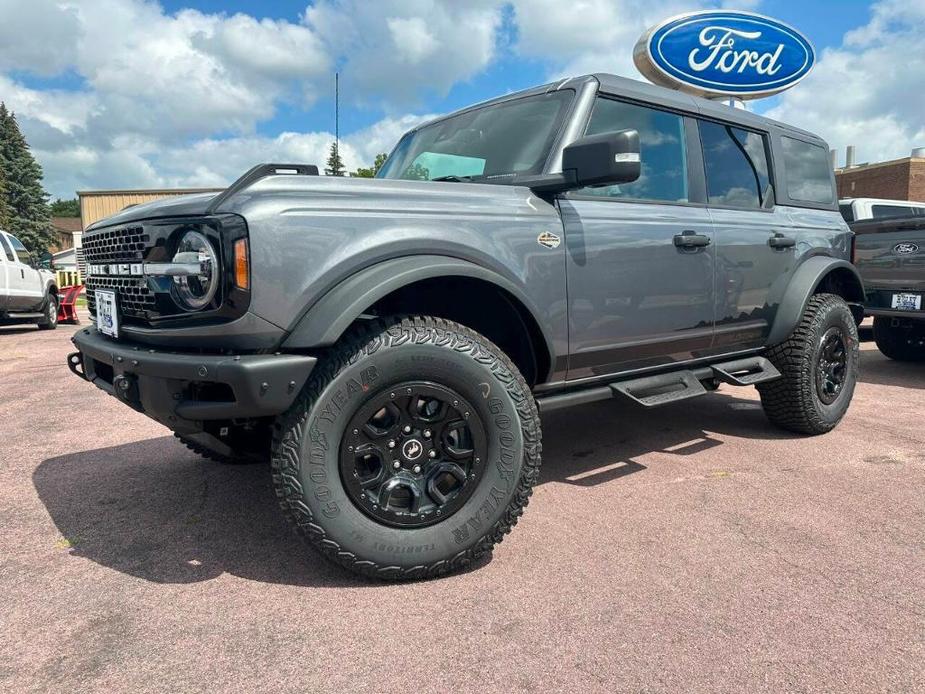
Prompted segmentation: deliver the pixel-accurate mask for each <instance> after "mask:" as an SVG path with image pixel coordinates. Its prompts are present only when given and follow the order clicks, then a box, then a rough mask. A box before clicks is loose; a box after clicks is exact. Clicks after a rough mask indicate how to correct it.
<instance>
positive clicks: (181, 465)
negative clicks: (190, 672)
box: [33, 436, 490, 588]
mask: <svg viewBox="0 0 925 694" xmlns="http://www.w3.org/2000/svg"><path fill="white" fill-rule="evenodd" d="M33 484H34V485H35V489H36V491H37V492H38V495H39V498H40V499H41V501H42V503H43V504H44V505H45V508H46V509H47V510H48V513H49V515H50V516H51V519H52V521H53V522H54V523H55V526H56V527H57V528H58V531H59V532H60V533H61V536H62V538H63V541H65V542H67V543H68V545H69V546H70V550H69V551H70V552H71V554H72V555H73V556H77V557H83V558H86V559H89V560H90V561H93V562H95V563H97V564H100V565H102V566H106V567H109V568H111V569H115V570H116V571H120V572H122V573H125V574H129V575H131V576H136V577H138V578H143V579H145V580H147V581H152V582H155V583H195V582H198V581H206V580H209V579H212V578H215V577H217V576H219V575H221V574H222V573H225V572H227V573H231V574H233V575H236V576H240V577H242V578H247V579H250V580H254V581H261V582H265V583H279V584H285V585H295V586H311V587H317V588H324V587H344V586H362V585H370V584H375V585H381V584H379V583H377V582H371V581H367V580H364V579H362V578H360V577H357V576H354V575H353V574H350V573H349V572H347V571H345V570H343V569H341V568H339V567H337V566H335V565H334V564H333V563H331V562H329V561H327V560H325V559H324V558H323V557H321V556H319V555H318V554H317V553H315V552H313V551H311V549H310V548H309V547H307V546H306V545H305V543H304V542H303V541H302V539H301V538H300V537H298V536H297V535H296V533H295V532H294V531H292V530H291V529H290V527H289V525H288V522H287V521H286V520H285V518H283V515H282V513H281V511H280V509H279V505H278V503H277V499H276V495H275V493H274V491H273V489H272V486H271V480H270V471H269V466H268V465H261V464H255V465H221V464H219V463H214V462H212V461H208V460H204V459H202V458H200V457H199V456H198V455H196V454H194V453H192V452H190V451H188V450H186V449H185V448H184V447H183V446H182V445H180V444H179V443H178V442H177V441H176V440H175V439H174V438H173V437H170V436H165V437H160V438H155V439H148V440H145V441H138V442H135V443H130V444H125V445H122V446H112V447H109V448H99V449H96V450H89V451H80V452H77V453H71V454H68V455H64V456H60V457H57V458H50V459H48V460H45V461H43V462H42V463H41V464H40V465H39V466H38V468H36V470H35V472H34V473H33ZM488 561H490V557H486V558H485V559H483V560H482V561H481V562H478V563H477V564H476V566H473V567H471V569H470V570H474V569H476V568H478V567H480V566H483V565H484V564H485V563H487V562H488Z"/></svg>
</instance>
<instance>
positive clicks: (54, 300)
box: [38, 294, 58, 330]
mask: <svg viewBox="0 0 925 694" xmlns="http://www.w3.org/2000/svg"><path fill="white" fill-rule="evenodd" d="M42 313H44V314H45V315H44V316H42V318H41V319H40V320H39V324H38V325H39V330H54V329H55V328H57V327H58V296H57V295H56V294H49V295H48V299H46V301H45V308H44V309H42Z"/></svg>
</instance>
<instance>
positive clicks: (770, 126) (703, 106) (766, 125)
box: [412, 72, 825, 146]
mask: <svg viewBox="0 0 925 694" xmlns="http://www.w3.org/2000/svg"><path fill="white" fill-rule="evenodd" d="M591 80H593V81H596V82H597V83H598V84H599V85H600V87H599V89H600V91H601V92H603V93H605V94H612V95H614V96H620V97H624V98H627V99H632V100H636V101H642V102H645V103H650V104H654V105H656V106H664V107H665V108H670V109H673V110H677V111H685V112H687V113H690V114H691V115H699V116H703V117H705V118H712V119H716V120H722V121H726V122H729V123H738V124H741V125H743V126H745V127H751V128H755V129H759V130H766V131H769V132H770V131H775V130H776V131H778V132H779V133H782V134H790V135H796V136H798V137H801V138H803V139H805V140H811V141H813V142H816V143H818V144H820V145H823V146H825V141H824V140H823V139H822V138H820V137H819V136H818V135H815V134H813V133H811V132H807V131H806V130H801V129H799V128H795V127H793V126H792V125H787V124H786V123H781V122H779V121H776V120H773V119H771V118H765V117H764V116H759V115H758V114H757V113H752V112H751V111H747V110H745V109H739V108H732V107H730V106H727V105H726V104H724V103H721V102H719V101H711V100H710V99H703V98H701V97H698V96H691V95H690V94H686V93H684V92H681V91H678V90H676V89H668V88H667V87H660V86H658V85H655V84H650V83H649V82H643V81H641V80H635V79H629V78H627V77H620V76H619V75H611V74H609V73H605V72H599V73H595V74H593V75H582V76H580V77H571V78H568V79H563V80H559V81H558V82H550V83H549V84H542V85H539V86H537V87H531V88H530V89H524V90H522V91H519V92H514V93H512V94H505V95H504V96H499V97H496V98H494V99H489V100H488V101H483V102H481V103H478V104H473V105H472V106H467V107H466V108H463V109H460V110H458V111H455V112H453V113H448V114H446V115H444V116H440V117H439V118H435V119H434V120H432V121H428V122H427V123H421V124H420V125H418V126H417V127H415V128H412V130H418V129H419V128H422V127H424V126H426V125H429V124H430V123H436V122H438V121H441V120H443V119H445V118H449V117H451V116H455V115H457V114H459V113H464V112H465V111H469V110H471V109H474V108H482V107H484V106H488V105H491V104H496V103H501V102H504V101H508V100H510V99H519V98H521V97H524V96H531V95H533V94H543V93H546V92H550V91H556V90H559V89H575V88H577V87H579V86H580V85H582V84H585V83H587V82H589V81H591Z"/></svg>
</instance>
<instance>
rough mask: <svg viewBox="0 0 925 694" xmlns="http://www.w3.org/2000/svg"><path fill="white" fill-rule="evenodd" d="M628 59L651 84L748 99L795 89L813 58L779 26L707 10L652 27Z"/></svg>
mask: <svg viewBox="0 0 925 694" xmlns="http://www.w3.org/2000/svg"><path fill="white" fill-rule="evenodd" d="M633 58H634V60H635V62H636V67H638V68H639V71H640V72H641V73H642V74H643V75H645V76H646V77H648V78H649V79H650V80H651V81H653V82H655V83H656V84H661V85H664V86H667V87H673V88H676V89H681V90H683V91H687V92H690V93H693V94H698V95H700V96H721V95H726V96H734V97H738V98H740V99H754V98H757V97H761V96H768V95H770V94H775V93H777V92H780V91H783V90H784V89H787V88H789V87H792V86H793V85H795V84H796V83H797V82H799V81H800V80H801V79H803V78H804V77H806V75H807V74H808V73H809V71H810V70H811V69H812V67H813V63H814V62H815V59H816V56H815V51H814V50H813V46H812V44H811V43H810V42H809V41H808V40H807V39H806V37H805V36H803V35H802V34H801V33H800V32H798V31H797V30H796V29H794V28H793V27H790V26H787V25H786V24H783V23H782V22H778V21H777V20H774V19H771V18H770V17H763V16H761V15H758V14H754V13H752V12H731V11H723V10H708V11H706V12H693V13H690V14H684V15H679V16H677V17H672V18H671V19H667V20H665V21H664V22H662V23H661V24H657V25H656V26H654V27H652V28H651V29H650V30H649V31H648V32H646V34H645V35H644V36H643V37H642V38H641V39H639V42H638V43H637V44H636V48H635V50H634V53H633Z"/></svg>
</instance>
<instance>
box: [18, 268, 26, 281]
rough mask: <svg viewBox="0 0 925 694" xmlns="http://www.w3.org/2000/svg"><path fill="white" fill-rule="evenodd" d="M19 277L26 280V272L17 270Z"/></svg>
mask: <svg viewBox="0 0 925 694" xmlns="http://www.w3.org/2000/svg"><path fill="white" fill-rule="evenodd" d="M19 276H20V277H22V278H23V279H26V271H25V270H23V269H22V268H19Z"/></svg>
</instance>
